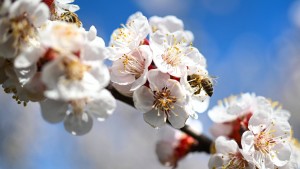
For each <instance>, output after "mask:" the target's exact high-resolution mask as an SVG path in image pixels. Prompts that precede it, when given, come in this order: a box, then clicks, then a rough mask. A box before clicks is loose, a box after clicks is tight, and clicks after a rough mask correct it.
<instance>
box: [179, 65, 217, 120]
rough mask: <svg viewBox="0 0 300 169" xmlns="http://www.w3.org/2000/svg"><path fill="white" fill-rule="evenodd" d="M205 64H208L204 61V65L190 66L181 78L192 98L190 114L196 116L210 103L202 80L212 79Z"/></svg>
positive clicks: (190, 98)
mask: <svg viewBox="0 0 300 169" xmlns="http://www.w3.org/2000/svg"><path fill="white" fill-rule="evenodd" d="M204 60H205V59H204ZM205 66H206V64H205V61H204V62H203V65H198V66H196V67H190V68H189V69H188V71H187V72H186V73H185V74H184V76H183V77H182V78H181V79H180V84H181V85H182V86H183V87H184V89H185V90H186V92H187V96H188V97H189V100H190V101H189V103H190V110H189V112H190V115H191V116H192V117H194V118H197V114H196V112H198V113H202V112H204V111H206V109H207V108H208V105H209V97H208V94H207V93H206V91H205V90H204V88H203V85H202V80H209V81H211V80H212V79H211V78H210V77H209V76H208V72H207V70H206V69H205ZM211 83H212V82H211Z"/></svg>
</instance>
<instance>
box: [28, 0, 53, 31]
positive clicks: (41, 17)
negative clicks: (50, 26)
mask: <svg viewBox="0 0 300 169" xmlns="http://www.w3.org/2000/svg"><path fill="white" fill-rule="evenodd" d="M48 18H49V8H48V6H47V5H46V4H44V3H40V4H39V5H38V6H37V7H36V9H35V11H34V13H33V14H32V17H31V18H30V19H31V22H32V23H33V25H34V26H35V27H40V26H42V24H44V23H45V22H46V21H47V19H48Z"/></svg>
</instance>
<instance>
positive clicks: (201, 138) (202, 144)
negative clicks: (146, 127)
mask: <svg viewBox="0 0 300 169" xmlns="http://www.w3.org/2000/svg"><path fill="white" fill-rule="evenodd" d="M107 89H108V90H109V91H110V92H111V93H112V95H113V96H114V97H115V98H116V99H117V100H120V101H122V102H124V103H126V104H128V105H130V106H133V107H134V104H133V99H132V98H131V97H127V96H124V95H122V94H120V93H119V92H118V91H117V90H116V89H115V88H114V87H113V86H112V85H109V86H108V87H107ZM180 130H181V131H182V132H184V133H186V134H188V135H189V136H191V137H193V138H194V139H195V140H197V142H198V144H196V145H195V146H193V147H192V149H191V152H206V153H211V152H210V151H211V145H212V143H213V141H212V140H211V139H210V138H208V137H207V136H205V135H203V134H199V133H196V132H195V131H193V130H192V129H191V127H190V126H188V125H185V126H184V127H183V128H181V129H180Z"/></svg>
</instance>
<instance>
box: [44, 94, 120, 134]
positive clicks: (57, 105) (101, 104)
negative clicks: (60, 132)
mask: <svg viewBox="0 0 300 169" xmlns="http://www.w3.org/2000/svg"><path fill="white" fill-rule="evenodd" d="M40 105H41V110H42V115H43V118H44V119H45V120H46V121H48V122H50V123H58V122H60V121H64V126H65V129H66V130H67V131H68V132H70V133H71V134H73V135H83V134H86V133H88V132H89V131H90V130H91V128H92V126H93V119H92V118H93V117H94V118H96V119H97V120H98V121H103V120H105V119H106V118H107V117H108V116H110V115H111V114H112V113H113V111H114V109H115V108H116V100H115V99H114V97H113V96H112V95H111V93H110V92H109V91H108V90H106V89H103V90H99V91H97V92H95V93H94V95H93V96H90V97H86V98H83V99H77V100H69V101H63V100H51V99H48V100H45V101H43V102H40Z"/></svg>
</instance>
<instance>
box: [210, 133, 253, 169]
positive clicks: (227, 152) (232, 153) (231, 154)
mask: <svg viewBox="0 0 300 169" xmlns="http://www.w3.org/2000/svg"><path fill="white" fill-rule="evenodd" d="M215 148H216V153H215V154H213V155H212V156H211V158H210V160H209V162H208V167H209V168H210V169H225V168H226V169H236V168H242V169H255V165H254V164H253V163H252V162H251V161H249V160H248V158H249V155H248V154H246V153H245V152H243V150H242V149H240V148H239V146H238V144H237V143H236V142H235V141H234V140H227V139H226V138H225V137H223V136H220V137H218V138H217V139H216V141H215Z"/></svg>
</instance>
